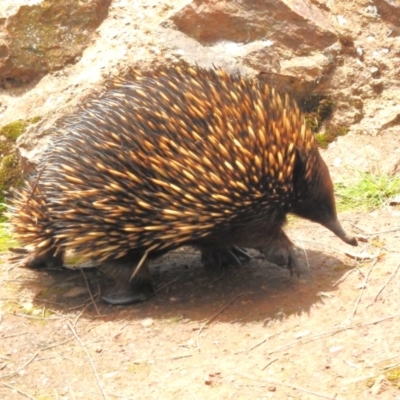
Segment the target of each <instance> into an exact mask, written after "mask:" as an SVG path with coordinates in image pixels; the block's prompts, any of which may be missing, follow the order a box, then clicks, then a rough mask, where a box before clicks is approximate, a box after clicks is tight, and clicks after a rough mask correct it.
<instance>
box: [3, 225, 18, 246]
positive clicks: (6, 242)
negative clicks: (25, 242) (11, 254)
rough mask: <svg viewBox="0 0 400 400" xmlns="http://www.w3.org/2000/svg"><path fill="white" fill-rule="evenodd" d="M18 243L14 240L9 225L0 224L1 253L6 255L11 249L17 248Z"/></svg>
mask: <svg viewBox="0 0 400 400" xmlns="http://www.w3.org/2000/svg"><path fill="white" fill-rule="evenodd" d="M16 246H17V243H16V242H15V240H14V239H13V238H12V235H11V232H10V230H9V227H8V224H6V223H4V222H2V223H0V253H5V252H7V251H8V249H9V248H10V247H16Z"/></svg>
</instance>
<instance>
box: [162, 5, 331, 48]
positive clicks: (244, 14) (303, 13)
mask: <svg viewBox="0 0 400 400" xmlns="http://www.w3.org/2000/svg"><path fill="white" fill-rule="evenodd" d="M170 21H172V22H173V23H174V24H175V26H176V27H177V29H179V30H180V31H182V32H184V33H185V34H187V35H189V36H191V37H193V38H195V39H196V40H198V41H199V42H200V43H202V44H204V45H212V44H215V43H217V42H219V41H221V40H226V41H232V42H237V43H249V42H251V41H255V40H266V39H267V38H268V40H270V41H272V42H277V43H280V44H284V45H285V46H287V47H289V48H292V49H296V50H297V52H298V53H299V54H300V53H302V52H304V51H310V50H312V49H314V50H315V49H320V50H321V49H324V48H326V47H328V46H330V45H332V44H333V43H334V42H336V40H337V37H336V34H335V33H334V31H333V30H332V28H331V25H330V23H329V20H328V19H327V18H326V17H325V15H324V14H323V13H322V11H320V10H319V9H318V8H317V7H315V6H314V5H313V4H311V2H309V1H307V0H305V1H301V0H269V1H254V0H243V1H239V0H234V1H230V2H221V1H219V0H212V1H207V2H204V1H203V0H194V1H192V2H191V3H190V4H188V5H187V6H186V7H184V8H183V9H181V10H180V11H179V12H177V13H175V15H173V16H172V17H171V18H170Z"/></svg>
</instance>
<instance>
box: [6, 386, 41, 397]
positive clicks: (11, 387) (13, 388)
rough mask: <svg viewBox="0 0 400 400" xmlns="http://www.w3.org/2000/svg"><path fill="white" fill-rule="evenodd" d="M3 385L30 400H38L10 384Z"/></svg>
mask: <svg viewBox="0 0 400 400" xmlns="http://www.w3.org/2000/svg"><path fill="white" fill-rule="evenodd" d="M3 385H4V386H6V387H8V388H10V389H12V390H15V391H16V392H18V393H19V394H22V395H23V396H25V397H27V398H28V399H32V400H36V398H35V397H33V396H31V395H30V394H28V393H26V392H24V391H22V390H20V389H17V388H16V387H15V386H11V385H9V384H8V383H3Z"/></svg>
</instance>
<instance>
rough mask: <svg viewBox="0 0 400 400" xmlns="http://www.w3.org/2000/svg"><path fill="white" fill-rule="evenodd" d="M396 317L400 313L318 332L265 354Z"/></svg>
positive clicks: (399, 315)
mask: <svg viewBox="0 0 400 400" xmlns="http://www.w3.org/2000/svg"><path fill="white" fill-rule="evenodd" d="M397 317H400V313H399V314H394V315H389V316H388V317H384V318H380V319H377V320H375V321H371V322H363V323H359V324H355V325H353V326H346V327H343V328H337V329H331V330H330V331H325V332H320V333H317V334H315V335H313V336H306V337H304V338H300V339H297V340H296V341H294V342H292V343H289V344H286V345H284V346H281V347H278V348H277V349H275V350H271V351H269V352H268V353H267V354H268V355H271V354H274V353H278V352H279V351H283V350H287V349H290V348H291V347H295V346H298V345H299V343H308V342H312V341H314V340H318V339H320V338H321V337H323V336H329V335H336V334H337V333H340V332H344V331H348V330H350V329H356V328H360V327H363V326H368V325H375V324H378V323H379V322H383V321H387V320H389V319H393V318H397Z"/></svg>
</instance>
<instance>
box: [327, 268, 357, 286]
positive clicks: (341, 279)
mask: <svg viewBox="0 0 400 400" xmlns="http://www.w3.org/2000/svg"><path fill="white" fill-rule="evenodd" d="M356 270H357V268H352V269H351V270H349V271H347V272H346V273H345V274H344V275H343V276H342V277H341V278H339V279H338V280H337V281H336V282H335V283H334V284H333V285H332V287H333V288H334V287H335V286H336V285H339V283H342V282H344V281H345V280H346V279H347V277H348V276H349V275H350V274H351V273H352V272H354V271H356Z"/></svg>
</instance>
